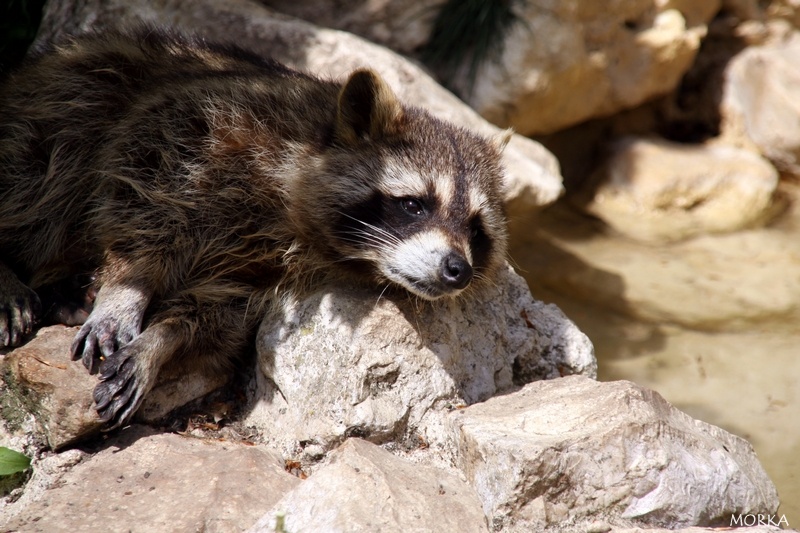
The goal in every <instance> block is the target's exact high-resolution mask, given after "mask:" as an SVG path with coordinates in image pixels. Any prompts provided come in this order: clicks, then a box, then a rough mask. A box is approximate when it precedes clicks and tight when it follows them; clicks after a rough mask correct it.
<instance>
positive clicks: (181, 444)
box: [0, 426, 300, 533]
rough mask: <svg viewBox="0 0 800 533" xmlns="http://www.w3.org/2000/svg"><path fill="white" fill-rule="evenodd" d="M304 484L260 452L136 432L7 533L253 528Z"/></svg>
mask: <svg viewBox="0 0 800 533" xmlns="http://www.w3.org/2000/svg"><path fill="white" fill-rule="evenodd" d="M298 483H300V480H299V479H297V478H296V477H294V476H292V475H289V474H287V473H286V472H285V471H284V470H283V461H282V460H281V459H280V458H279V457H276V456H275V455H273V454H272V453H270V452H269V451H267V450H265V449H264V448H261V447H258V446H246V445H243V444H234V443H230V442H216V441H205V440H200V439H194V438H187V437H181V436H179V435H170V434H160V435H159V434H154V432H153V431H152V430H148V429H146V428H143V427H137V426H133V427H131V428H127V429H125V430H123V431H121V432H119V433H118V434H116V436H115V437H113V438H112V439H110V440H109V441H107V442H106V444H105V446H104V447H103V449H102V450H101V451H99V452H98V453H96V454H95V455H93V456H92V457H90V458H88V459H86V460H84V461H83V462H81V463H80V464H78V465H77V466H74V467H73V468H72V470H70V471H69V472H67V473H65V474H64V475H63V476H61V477H60V479H59V480H58V482H57V483H55V484H54V485H53V486H51V487H49V488H48V489H47V490H45V491H44V492H43V493H41V495H40V497H39V499H38V500H36V501H34V502H31V503H29V504H28V505H27V507H26V508H25V509H23V510H22V511H20V512H19V513H18V514H17V515H16V516H15V517H14V518H12V519H11V520H10V521H8V522H7V523H5V524H2V523H0V528H2V529H3V530H4V531H6V530H10V531H16V530H20V531H28V532H31V533H33V532H39V531H41V532H47V533H54V532H59V531H65V532H66V531H81V532H86V533H92V532H98V533H99V532H103V533H106V532H117V531H120V532H121V531H213V532H218V533H222V532H227V531H230V532H234V531H242V530H244V529H245V528H247V527H250V526H251V525H252V524H253V523H254V522H255V521H256V520H257V519H258V518H259V517H260V516H262V515H263V514H264V513H265V512H266V511H267V510H268V509H269V508H270V507H271V506H272V505H273V504H274V503H275V502H277V501H278V500H279V499H280V498H281V497H282V496H283V495H284V494H285V493H286V492H288V491H290V490H291V489H292V488H293V487H295V486H296V485H297V484H298Z"/></svg>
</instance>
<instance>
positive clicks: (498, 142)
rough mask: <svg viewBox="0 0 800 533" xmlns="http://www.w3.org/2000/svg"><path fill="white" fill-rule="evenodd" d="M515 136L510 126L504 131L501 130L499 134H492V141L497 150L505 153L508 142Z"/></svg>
mask: <svg viewBox="0 0 800 533" xmlns="http://www.w3.org/2000/svg"><path fill="white" fill-rule="evenodd" d="M513 136H514V130H513V129H512V128H508V129H506V130H504V131H501V132H500V133H498V134H497V135H494V136H492V138H491V142H492V144H493V145H494V147H495V148H497V151H498V152H500V153H503V150H505V148H506V146H508V143H509V142H511V137H513Z"/></svg>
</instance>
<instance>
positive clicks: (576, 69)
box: [456, 0, 719, 135]
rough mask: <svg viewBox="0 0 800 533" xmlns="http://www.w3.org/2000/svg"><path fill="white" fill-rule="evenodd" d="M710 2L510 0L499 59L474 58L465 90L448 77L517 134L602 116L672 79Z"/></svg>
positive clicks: (664, 88) (701, 29)
mask: <svg viewBox="0 0 800 533" xmlns="http://www.w3.org/2000/svg"><path fill="white" fill-rule="evenodd" d="M681 4H687V5H692V6H698V5H700V4H703V5H704V6H707V9H702V10H697V9H696V8H691V9H688V8H685V7H684V6H683V5H681ZM718 6H719V2H718V1H714V2H704V3H698V2H693V3H684V2H655V1H653V0H636V1H631V2H617V3H614V4H607V3H598V2H588V1H587V2H544V1H536V2H518V3H513V4H512V9H513V10H514V11H515V13H516V15H517V17H518V19H519V21H518V22H517V23H516V24H514V25H513V26H512V27H511V29H510V30H509V32H508V34H507V37H506V39H505V41H504V48H503V53H502V55H501V57H500V58H499V59H498V60H497V61H487V62H485V63H484V64H483V65H482V67H481V68H480V69H479V70H478V74H477V77H476V81H475V84H474V87H473V89H472V91H471V92H468V89H467V82H466V80H465V79H464V80H461V81H460V82H459V81H457V82H456V83H457V92H459V94H461V95H462V96H463V97H464V98H465V100H466V102H467V103H469V104H470V105H471V106H472V107H473V108H475V109H476V110H478V112H479V113H480V114H481V115H482V116H483V117H485V118H486V119H487V120H489V121H490V122H492V123H494V124H497V125H500V126H511V127H513V128H514V129H515V130H516V131H519V132H521V133H523V134H525V135H533V134H546V133H552V132H554V131H557V130H560V129H563V128H565V127H567V126H571V125H574V124H577V123H579V122H582V121H585V120H588V119H590V118H596V117H604V116H609V115H611V114H613V113H615V112H618V111H620V110H623V109H628V108H632V107H634V106H637V105H639V104H641V103H643V102H645V101H647V100H648V99H651V98H654V97H656V96H660V95H664V94H667V93H668V92H670V91H671V90H672V89H674V88H675V87H676V86H677V84H678V83H679V81H680V79H681V77H682V76H683V74H684V73H686V71H687V70H688V69H689V67H690V66H691V65H692V62H693V61H694V59H695V56H696V54H697V51H698V49H699V47H700V42H701V39H702V38H703V37H704V36H705V33H706V26H705V22H707V21H708V20H709V19H710V17H711V16H712V15H713V14H714V13H715V12H716V10H717V8H718ZM676 8H677V9H676ZM681 8H684V9H686V13H682V12H681V11H679V10H678V9H681ZM687 17H691V18H690V19H689V21H690V22H689V23H687ZM696 18H703V19H705V20H693V19H696ZM690 24H691V25H690Z"/></svg>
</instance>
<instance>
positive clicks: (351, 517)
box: [248, 439, 489, 533]
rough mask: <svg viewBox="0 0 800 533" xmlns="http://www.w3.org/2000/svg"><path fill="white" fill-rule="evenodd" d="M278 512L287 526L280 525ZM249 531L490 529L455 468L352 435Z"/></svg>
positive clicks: (468, 532)
mask: <svg viewBox="0 0 800 533" xmlns="http://www.w3.org/2000/svg"><path fill="white" fill-rule="evenodd" d="M279 516H282V517H283V527H284V529H280V530H278V529H277V528H276V523H277V520H279ZM248 531H249V533H272V532H274V531H291V532H292V533H318V532H325V533H360V532H363V533H373V532H376V531H380V532H381V533H406V532H411V531H413V532H419V533H444V532H450V531H452V532H458V533H481V532H486V533H488V531H489V529H488V528H487V527H486V517H485V516H484V515H483V510H482V509H481V503H480V501H479V500H478V497H477V495H476V494H475V491H474V490H473V489H472V488H471V487H470V486H469V485H467V484H466V483H464V482H463V481H462V480H460V479H458V478H457V477H456V476H454V475H452V474H448V473H446V472H443V471H440V470H437V469H434V468H431V467H426V466H422V465H418V464H414V463H412V462H410V461H406V460H404V459H401V458H399V457H395V456H394V455H392V454H391V453H389V452H387V451H385V450H383V449H381V448H380V447H378V446H376V445H374V444H370V443H369V442H366V441H363V440H359V439H350V440H348V441H347V442H345V443H344V444H343V445H342V446H341V447H340V448H339V449H337V450H336V451H334V452H333V453H332V454H331V456H330V458H329V461H328V464H327V465H326V466H324V467H323V468H321V469H320V470H318V471H317V472H316V473H315V474H314V475H312V476H311V477H310V478H309V479H307V480H306V481H304V482H303V484H302V485H298V486H297V487H295V489H294V490H292V491H290V492H289V493H287V494H286V495H285V496H284V497H283V498H282V499H281V500H280V501H279V502H277V503H276V504H275V505H274V506H273V507H272V509H271V510H270V511H269V512H267V513H266V514H265V515H264V516H263V517H262V518H261V519H260V520H259V521H258V522H257V523H256V524H255V525H254V526H253V527H252V528H251V529H249V530H248Z"/></svg>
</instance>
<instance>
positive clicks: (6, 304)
mask: <svg viewBox="0 0 800 533" xmlns="http://www.w3.org/2000/svg"><path fill="white" fill-rule="evenodd" d="M41 310H42V304H41V302H40V301H39V296H38V295H37V294H36V293H35V292H34V291H33V290H32V289H29V288H28V287H26V286H25V285H23V284H22V283H16V284H14V285H13V286H11V287H8V286H7V287H2V291H0V346H19V345H20V344H22V341H23V339H24V338H25V337H26V336H27V335H30V334H31V333H32V332H33V327H34V326H35V325H36V323H37V322H38V318H39V315H40V314H41Z"/></svg>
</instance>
